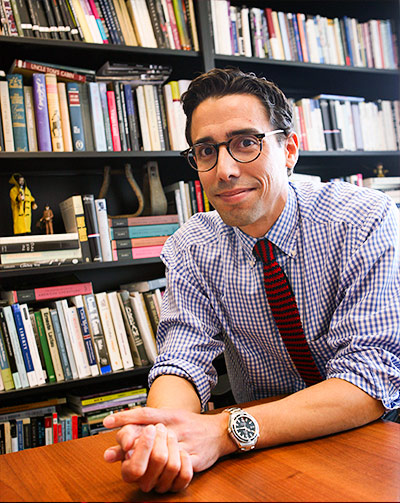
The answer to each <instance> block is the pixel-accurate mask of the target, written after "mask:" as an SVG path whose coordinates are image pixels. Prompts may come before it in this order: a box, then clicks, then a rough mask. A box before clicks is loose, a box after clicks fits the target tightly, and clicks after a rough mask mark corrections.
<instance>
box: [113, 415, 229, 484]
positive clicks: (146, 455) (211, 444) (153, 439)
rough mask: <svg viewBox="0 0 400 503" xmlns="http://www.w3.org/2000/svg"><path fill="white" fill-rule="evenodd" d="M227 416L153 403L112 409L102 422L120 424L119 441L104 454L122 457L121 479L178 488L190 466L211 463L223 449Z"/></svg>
mask: <svg viewBox="0 0 400 503" xmlns="http://www.w3.org/2000/svg"><path fill="white" fill-rule="evenodd" d="M226 422H227V416H226V415H225V414H216V415H213V416H211V415H210V416H207V415H202V414H197V413H194V412H188V411H185V410H172V409H155V408H151V407H143V408H141V407H138V408H135V409H133V410H130V411H125V412H119V413H116V414H112V415H110V416H107V417H106V418H105V419H104V426H106V427H107V428H117V427H120V428H121V429H120V430H119V431H118V433H117V436H116V439H117V443H118V445H116V446H113V447H110V448H109V449H107V450H106V451H105V453H104V459H105V460H106V461H107V462H110V463H113V462H116V461H121V475H122V478H123V480H124V481H125V482H136V483H138V485H139V487H140V489H141V490H142V491H145V492H148V491H151V490H152V489H155V490H156V491H157V492H160V493H162V492H166V491H180V490H182V489H185V488H186V487H187V486H188V485H189V483H190V481H191V480H192V478H193V473H194V472H199V471H202V470H205V469H206V468H209V467H210V466H211V465H213V464H214V463H215V461H216V460H217V459H218V458H219V457H220V456H222V455H223V454H226V453H227V452H224V442H226V438H225V437H226Z"/></svg>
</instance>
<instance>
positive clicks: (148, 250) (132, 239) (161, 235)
mask: <svg viewBox="0 0 400 503" xmlns="http://www.w3.org/2000/svg"><path fill="white" fill-rule="evenodd" d="M108 222H109V230H110V237H111V248H112V256H113V260H118V261H128V262H131V261H132V260H135V259H140V258H152V257H159V256H160V253H161V250H162V248H163V245H164V243H165V241H166V240H167V239H168V237H169V236H171V235H172V234H173V233H174V232H175V231H176V230H177V229H178V228H179V217H178V215H177V214H172V215H149V216H143V217H121V218H110V219H109V220H108Z"/></svg>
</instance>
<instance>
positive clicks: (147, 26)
mask: <svg viewBox="0 0 400 503" xmlns="http://www.w3.org/2000/svg"><path fill="white" fill-rule="evenodd" d="M136 1H137V2H138V4H139V9H140V17H139V23H141V24H142V25H143V30H144V38H145V47H153V48H154V49H156V48H157V40H156V37H155V35H154V30H153V25H152V24H151V20H150V14H149V10H148V8H147V4H146V0H136Z"/></svg>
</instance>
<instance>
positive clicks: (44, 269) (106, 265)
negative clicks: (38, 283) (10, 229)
mask: <svg viewBox="0 0 400 503" xmlns="http://www.w3.org/2000/svg"><path fill="white" fill-rule="evenodd" d="M160 263H161V259H160V258H159V257H153V258H141V259H136V260H133V261H131V262H128V261H126V262H125V261H122V260H121V261H115V262H88V263H83V264H65V265H59V266H39V267H27V268H22V269H19V268H16V269H0V278H11V277H13V276H18V277H20V276H32V275H37V274H54V273H56V272H59V273H64V272H71V271H73V272H75V271H76V272H79V271H85V270H91V269H94V270H99V269H111V268H117V267H129V266H130V267H132V266H133V267H136V266H140V265H143V264H160Z"/></svg>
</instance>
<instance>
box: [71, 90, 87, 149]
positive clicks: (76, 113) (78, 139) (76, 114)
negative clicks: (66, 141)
mask: <svg viewBox="0 0 400 503" xmlns="http://www.w3.org/2000/svg"><path fill="white" fill-rule="evenodd" d="M67 98H68V108H69V118H70V121H71V133H72V143H73V145H74V150H78V151H85V150H86V145H85V136H84V133H83V120H82V110H81V102H80V96H79V86H78V85H77V84H75V83H74V82H68V83H67Z"/></svg>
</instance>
